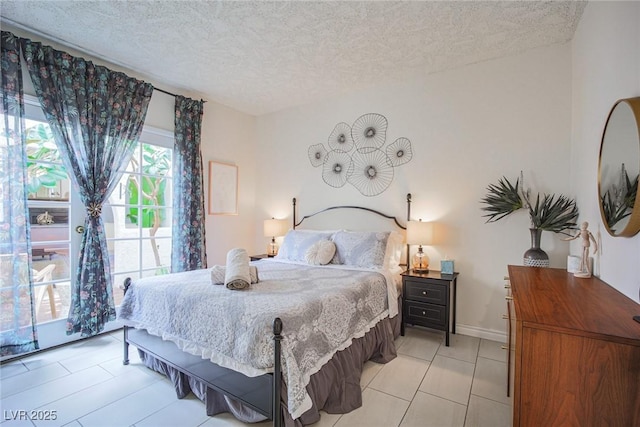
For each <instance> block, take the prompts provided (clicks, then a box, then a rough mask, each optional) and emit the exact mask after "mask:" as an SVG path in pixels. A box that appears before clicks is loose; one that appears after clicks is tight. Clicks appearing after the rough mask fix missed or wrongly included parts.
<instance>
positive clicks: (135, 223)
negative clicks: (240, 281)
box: [25, 96, 173, 349]
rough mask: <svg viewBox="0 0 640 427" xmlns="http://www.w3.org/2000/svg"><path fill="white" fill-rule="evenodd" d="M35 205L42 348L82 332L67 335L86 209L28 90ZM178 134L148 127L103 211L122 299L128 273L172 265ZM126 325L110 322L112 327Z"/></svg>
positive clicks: (115, 282)
mask: <svg viewBox="0 0 640 427" xmlns="http://www.w3.org/2000/svg"><path fill="white" fill-rule="evenodd" d="M25 109H26V122H25V125H26V130H27V157H28V164H27V172H28V173H27V175H28V183H27V186H28V189H27V191H28V206H29V221H30V227H31V243H32V253H31V256H32V268H33V270H34V271H33V277H34V293H33V295H34V300H35V301H34V303H35V315H36V322H37V325H38V326H37V327H38V339H39V344H40V348H41V349H43V348H48V347H52V346H55V345H59V344H63V343H65V342H69V341H74V340H77V339H80V338H81V337H80V334H74V335H71V336H67V335H66V320H67V316H68V314H69V304H70V296H71V282H72V280H74V278H75V275H76V271H77V267H78V265H77V264H78V253H79V249H80V243H81V237H82V232H83V226H84V221H85V216H86V210H85V209H84V206H83V204H82V202H81V200H80V198H79V196H78V194H77V191H74V190H73V185H72V183H71V181H70V179H69V176H68V174H67V171H66V169H65V167H64V165H63V164H62V161H61V159H60V153H59V151H58V149H57V148H56V144H55V142H54V140H53V136H52V134H51V130H50V128H49V125H48V124H47V123H46V120H45V118H44V114H43V112H42V109H41V107H40V104H39V102H38V100H37V99H36V98H34V97H30V96H25ZM172 148H173V134H172V133H171V132H167V131H162V130H156V129H152V128H148V127H145V129H144V130H143V133H142V136H141V139H140V142H139V143H138V147H137V148H136V150H135V152H134V155H133V156H132V158H131V160H130V161H129V163H128V164H127V166H126V168H125V169H124V170H122V171H121V172H122V176H121V178H120V182H119V184H118V187H117V188H116V190H115V191H114V192H113V193H112V194H111V196H110V197H109V201H108V203H106V204H105V205H104V206H103V209H102V219H103V222H104V227H105V233H106V236H107V246H108V248H109V261H110V265H111V274H112V279H113V287H114V292H113V294H114V299H115V302H116V306H119V305H120V302H121V301H122V297H123V291H122V289H121V284H122V282H123V280H124V278H125V277H131V278H134V279H135V278H139V277H144V276H149V275H158V274H165V273H168V272H169V268H170V264H171V204H172V194H171V188H172V177H171V165H172V157H173V150H172ZM117 327H119V325H118V323H117V322H110V323H108V324H107V328H106V331H109V330H112V329H115V328H117Z"/></svg>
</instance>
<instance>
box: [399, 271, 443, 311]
mask: <svg viewBox="0 0 640 427" xmlns="http://www.w3.org/2000/svg"><path fill="white" fill-rule="evenodd" d="M404 290H405V292H406V295H405V299H408V300H412V301H420V302H430V303H433V304H442V305H447V303H448V301H447V290H448V285H443V284H440V283H432V282H429V281H427V280H421V281H417V280H411V279H409V278H406V279H405V288H404Z"/></svg>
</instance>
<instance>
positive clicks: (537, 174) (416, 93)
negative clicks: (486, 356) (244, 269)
mask: <svg viewBox="0 0 640 427" xmlns="http://www.w3.org/2000/svg"><path fill="white" fill-rule="evenodd" d="M370 112H375V113H380V114H382V115H384V116H386V118H387V119H388V122H389V127H388V130H387V141H393V140H395V139H396V138H398V137H407V138H409V139H410V140H411V142H412V144H413V148H414V157H413V159H412V160H411V162H410V163H408V164H406V165H403V166H401V167H399V168H396V169H395V172H396V174H395V177H394V180H393V182H392V184H391V186H390V187H389V188H388V189H387V190H386V191H385V192H384V193H382V194H380V195H378V196H375V197H365V196H363V195H361V194H360V193H359V192H358V191H357V190H356V189H355V187H353V186H351V185H350V184H347V185H346V186H344V187H342V188H333V187H330V186H328V185H327V184H325V183H324V182H323V180H322V177H321V171H320V168H313V167H312V166H311V164H310V162H309V160H308V159H307V149H308V147H309V146H310V145H312V144H317V143H324V144H325V146H327V139H328V136H329V134H330V132H331V131H332V130H333V128H334V126H335V125H336V124H337V123H339V122H342V121H344V122H347V123H349V124H351V123H353V121H354V120H355V119H356V118H358V117H359V116H360V115H362V114H365V113H370ZM570 139H571V50H570V45H568V44H565V45H558V46H552V47H547V48H541V49H537V50H534V51H530V52H528V53H525V54H522V55H518V56H512V57H509V58H502V59H498V60H492V61H487V62H483V63H478V64H474V65H471V66H467V67H463V68H459V69H456V70H452V71H447V72H443V73H439V74H434V75H429V76H426V77H424V78H423V79H420V80H419V81H410V82H406V83H404V84H394V85H391V84H388V85H380V86H377V87H375V88H373V89H370V90H367V91H363V92H359V93H355V94H352V95H347V96H341V97H337V98H333V99H331V100H328V101H326V102H323V103H316V104H313V105H307V106H302V107H299V108H294V109H290V110H286V111H282V112H278V113H274V114H270V115H266V116H262V117H259V118H258V119H257V128H256V140H257V145H256V147H255V149H256V155H257V159H258V160H257V162H256V175H257V176H259V177H260V179H257V180H256V193H255V197H256V220H255V221H256V225H259V223H260V221H261V220H262V219H264V218H268V217H271V216H276V217H290V200H291V198H292V197H294V196H295V197H297V198H298V203H299V214H307V213H311V212H314V211H316V210H317V209H320V208H323V207H326V206H330V205H341V204H358V205H366V206H369V207H373V208H377V209H380V210H384V211H385V212H388V213H392V214H394V215H397V216H399V217H401V218H404V217H405V216H406V213H405V212H406V211H405V195H406V193H408V192H411V193H412V194H413V204H412V217H413V219H418V218H422V219H423V220H432V221H438V222H439V223H440V227H439V231H440V232H439V234H440V237H441V239H440V244H438V245H436V246H434V247H430V248H428V254H429V256H430V258H431V261H432V265H435V266H436V269H439V268H438V267H439V261H440V259H441V257H443V256H444V255H445V254H446V255H448V256H449V257H450V258H454V259H455V268H456V271H459V272H460V277H459V282H458V318H457V323H458V328H459V330H460V332H463V333H470V334H475V335H479V336H487V337H490V338H495V339H500V338H501V337H503V334H504V331H505V324H504V320H502V319H501V315H502V314H503V313H504V312H505V302H504V288H503V280H502V279H503V276H504V275H505V274H506V266H507V264H522V255H523V253H524V252H525V251H526V250H527V249H528V248H529V246H530V239H529V230H528V228H529V219H528V216H527V214H526V212H524V211H521V212H518V213H517V214H515V215H513V216H512V217H511V218H506V219H503V220H501V221H500V222H498V223H495V224H485V222H484V219H483V218H482V215H483V212H482V211H481V210H480V208H481V204H480V199H481V198H482V197H483V196H484V195H485V193H486V191H485V189H486V186H487V185H488V184H489V183H495V182H497V180H498V179H499V178H501V177H502V176H503V175H504V176H507V177H508V178H510V179H514V180H515V178H517V177H518V175H519V173H520V171H521V170H522V171H524V174H525V180H527V182H528V184H530V185H531V186H532V187H533V189H534V190H537V191H540V192H554V193H565V194H568V195H570V196H572V194H571V193H570V190H571V186H570V181H569V177H570V175H569V162H570ZM263 178H264V179H263ZM256 244H258V245H259V244H263V245H265V244H266V239H264V238H262V237H261V236H258V237H257V240H256ZM542 247H543V249H545V250H546V251H547V252H548V253H549V255H550V258H551V265H552V266H555V267H565V266H566V255H567V254H568V250H569V243H568V242H563V241H561V240H560V239H559V238H558V237H557V236H556V235H554V234H552V233H544V234H543V237H542ZM414 249H415V248H414Z"/></svg>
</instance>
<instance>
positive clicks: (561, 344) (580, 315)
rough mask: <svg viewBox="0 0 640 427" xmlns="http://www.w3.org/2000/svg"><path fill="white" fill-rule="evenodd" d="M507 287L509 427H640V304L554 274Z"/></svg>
mask: <svg viewBox="0 0 640 427" xmlns="http://www.w3.org/2000/svg"><path fill="white" fill-rule="evenodd" d="M507 287H508V288H509V289H508V291H509V292H508V295H507V306H508V309H509V314H508V317H509V325H510V326H509V332H510V333H509V334H508V335H509V343H508V348H509V349H510V357H509V358H508V360H509V369H510V375H509V376H510V379H511V382H512V387H513V390H512V393H510V395H511V397H512V399H513V401H512V403H513V426H514V427H521V426H522V427H540V426H545V427H551V426H563V427H568V426H579V427H585V426H621V427H631V426H640V323H638V322H635V321H634V320H633V319H632V317H633V316H634V315H639V314H640V304H637V303H636V302H634V301H633V300H631V299H630V298H628V297H626V296H625V295H623V294H621V293H620V292H618V291H617V290H616V289H614V288H612V287H611V286H609V285H608V284H606V283H604V282H603V281H601V280H600V279H598V278H596V277H592V278H589V279H580V278H574V277H573V275H572V274H571V273H567V271H566V270H561V269H554V268H539V267H521V266H512V265H510V266H509V284H508V285H507Z"/></svg>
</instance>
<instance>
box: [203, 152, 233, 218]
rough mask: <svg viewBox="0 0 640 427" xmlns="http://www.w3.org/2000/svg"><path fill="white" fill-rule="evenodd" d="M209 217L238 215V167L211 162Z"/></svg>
mask: <svg viewBox="0 0 640 427" xmlns="http://www.w3.org/2000/svg"><path fill="white" fill-rule="evenodd" d="M209 215H238V166H236V165H232V164H229V163H221V162H216V161H213V160H212V161H210V162H209Z"/></svg>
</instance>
